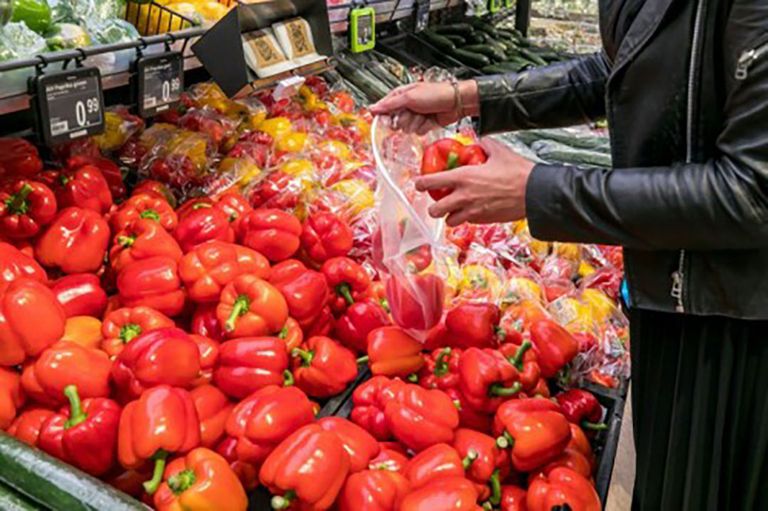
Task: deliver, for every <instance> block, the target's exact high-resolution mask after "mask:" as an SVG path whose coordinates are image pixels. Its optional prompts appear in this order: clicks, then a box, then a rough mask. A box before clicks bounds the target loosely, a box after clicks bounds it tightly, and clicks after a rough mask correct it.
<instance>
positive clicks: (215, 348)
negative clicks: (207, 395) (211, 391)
mask: <svg viewBox="0 0 768 511" xmlns="http://www.w3.org/2000/svg"><path fill="white" fill-rule="evenodd" d="M190 337H191V338H192V340H193V341H194V342H195V344H196V345H197V350H198V352H199V353H200V373H199V374H198V375H197V378H195V381H193V382H192V386H193V387H200V386H201V385H208V384H209V383H211V382H212V381H213V370H214V369H215V368H216V366H217V365H218V363H219V353H220V351H221V350H220V348H219V347H220V346H221V345H220V344H219V342H218V341H214V340H213V339H209V338H208V337H205V336H202V335H195V334H190Z"/></svg>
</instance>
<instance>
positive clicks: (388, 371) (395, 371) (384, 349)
mask: <svg viewBox="0 0 768 511" xmlns="http://www.w3.org/2000/svg"><path fill="white" fill-rule="evenodd" d="M422 349H423V346H422V345H421V343H420V342H419V341H417V340H416V339H414V338H413V337H411V336H410V335H408V333H406V332H405V331H404V330H403V329H402V328H400V327H396V326H384V327H381V328H377V329H376V330H372V331H371V332H370V333H369V334H368V356H367V362H368V365H369V366H370V368H371V373H373V374H375V375H384V376H400V377H403V378H405V377H407V376H409V375H411V374H413V373H416V372H418V371H419V369H421V368H422V366H423V365H424V355H422V353H421V350H422ZM365 358H366V357H363V358H362V359H360V361H362V360H365Z"/></svg>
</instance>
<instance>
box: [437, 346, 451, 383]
mask: <svg viewBox="0 0 768 511" xmlns="http://www.w3.org/2000/svg"><path fill="white" fill-rule="evenodd" d="M450 355H451V348H444V349H443V350H442V351H441V352H440V354H439V355H438V356H437V358H436V359H435V370H434V371H433V373H434V375H435V376H445V375H446V374H448V362H446V361H445V359H446V358H448V357H449V356H450Z"/></svg>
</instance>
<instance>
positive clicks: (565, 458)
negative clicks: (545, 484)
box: [529, 447, 592, 480]
mask: <svg viewBox="0 0 768 511" xmlns="http://www.w3.org/2000/svg"><path fill="white" fill-rule="evenodd" d="M558 467H566V468H569V469H571V470H573V471H574V472H576V473H578V474H579V475H581V476H583V477H586V478H587V479H591V478H592V463H591V462H590V460H589V459H588V458H587V457H586V456H585V455H584V454H583V453H582V452H580V451H578V450H576V449H574V448H572V447H566V448H565V450H564V451H563V452H562V453H561V454H560V456H558V457H557V458H555V459H554V460H552V461H550V462H549V463H547V464H546V465H544V466H543V467H541V468H540V469H538V470H536V471H535V472H532V473H531V474H530V478H529V480H532V478H534V477H537V476H539V475H541V474H543V475H549V474H550V472H552V470H554V469H556V468H558Z"/></svg>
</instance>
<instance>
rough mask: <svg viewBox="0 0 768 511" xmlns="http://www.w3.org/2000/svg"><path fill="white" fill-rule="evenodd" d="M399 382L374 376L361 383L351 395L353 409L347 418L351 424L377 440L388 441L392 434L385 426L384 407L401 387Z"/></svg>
mask: <svg viewBox="0 0 768 511" xmlns="http://www.w3.org/2000/svg"><path fill="white" fill-rule="evenodd" d="M402 384H403V382H401V381H400V380H391V379H389V378H387V377H386V376H374V377H373V378H371V379H370V380H368V381H366V382H364V383H362V384H361V385H360V386H358V387H357V388H356V389H355V391H354V392H353V393H352V403H353V405H354V407H353V408H352V411H351V412H350V415H349V418H350V420H351V421H352V422H354V423H355V424H357V425H358V426H361V427H362V428H364V429H365V430H366V431H368V432H370V433H371V434H372V435H373V436H374V437H375V438H376V439H377V440H389V439H391V438H392V432H391V431H390V430H389V426H388V425H387V419H386V416H385V415H384V407H385V406H386V404H387V401H389V400H390V399H392V397H393V395H394V394H393V392H392V389H395V388H397V387H399V386H400V385H402Z"/></svg>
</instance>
